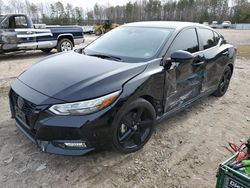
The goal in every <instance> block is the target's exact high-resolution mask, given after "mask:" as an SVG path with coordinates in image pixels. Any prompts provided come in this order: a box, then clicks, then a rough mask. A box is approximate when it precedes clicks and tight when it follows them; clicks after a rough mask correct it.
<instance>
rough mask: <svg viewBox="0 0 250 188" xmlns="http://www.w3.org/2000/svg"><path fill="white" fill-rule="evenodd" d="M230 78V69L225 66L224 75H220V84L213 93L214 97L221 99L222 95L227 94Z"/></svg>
mask: <svg viewBox="0 0 250 188" xmlns="http://www.w3.org/2000/svg"><path fill="white" fill-rule="evenodd" d="M231 77H232V71H231V68H230V67H229V66H227V67H226V69H225V70H224V73H223V75H222V78H221V80H220V84H219V86H218V88H217V90H216V91H215V92H214V93H213V95H214V96H216V97H222V96H223V95H225V93H226V92H227V89H228V86H229V83H230V79H231Z"/></svg>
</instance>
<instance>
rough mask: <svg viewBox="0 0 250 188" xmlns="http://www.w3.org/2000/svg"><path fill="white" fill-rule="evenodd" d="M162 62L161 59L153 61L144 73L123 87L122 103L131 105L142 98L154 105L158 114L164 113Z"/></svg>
mask: <svg viewBox="0 0 250 188" xmlns="http://www.w3.org/2000/svg"><path fill="white" fill-rule="evenodd" d="M160 62H161V58H158V59H155V60H152V61H151V62H149V63H148V66H147V68H146V70H145V71H144V72H143V73H141V74H140V75H138V76H136V77H135V78H133V79H131V80H129V81H128V82H127V83H126V84H125V85H124V86H123V93H122V95H121V100H122V103H126V104H129V103H130V102H132V101H134V100H136V99H137V98H140V97H142V98H145V99H146V100H149V102H151V103H152V105H153V106H154V107H155V109H156V112H157V114H159V113H161V112H162V104H163V103H162V100H163V90H164V84H165V83H164V82H165V79H164V78H165V71H164V68H163V67H162V66H160Z"/></svg>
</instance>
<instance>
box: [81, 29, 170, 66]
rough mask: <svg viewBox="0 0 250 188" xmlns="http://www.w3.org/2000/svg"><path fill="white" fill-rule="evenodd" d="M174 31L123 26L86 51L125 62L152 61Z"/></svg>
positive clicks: (86, 52)
mask: <svg viewBox="0 0 250 188" xmlns="http://www.w3.org/2000/svg"><path fill="white" fill-rule="evenodd" d="M172 32H173V29H168V28H148V27H129V26H122V27H119V28H116V29H114V30H112V31H110V32H108V33H107V34H105V35H103V36H102V37H100V38H99V39H97V40H96V41H94V42H93V43H91V44H90V45H89V46H87V47H86V48H85V49H84V52H85V54H86V55H98V54H99V55H106V56H108V55H109V56H112V57H116V58H119V59H121V60H123V61H128V62H138V61H146V60H149V59H152V58H153V57H154V56H155V55H156V54H157V52H158V51H159V49H160V48H161V47H162V46H163V44H164V42H166V40H167V39H168V38H169V37H170V35H171V33H172Z"/></svg>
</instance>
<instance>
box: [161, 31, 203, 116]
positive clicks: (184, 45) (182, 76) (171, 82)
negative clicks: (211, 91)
mask: <svg viewBox="0 0 250 188" xmlns="http://www.w3.org/2000/svg"><path fill="white" fill-rule="evenodd" d="M177 50H185V51H188V52H190V53H192V54H193V55H194V56H195V57H199V58H198V59H197V58H194V59H193V60H187V61H184V62H181V63H180V62H172V65H171V66H170V67H169V69H167V70H166V78H165V96H166V97H165V101H166V102H165V112H166V111H169V110H171V109H174V108H179V107H182V106H183V105H184V104H185V103H187V102H188V101H191V100H192V99H194V98H195V97H197V96H199V95H200V93H201V90H202V83H203V76H204V61H203V59H202V57H203V54H202V52H200V47H199V43H198V37H197V32H196V29H195V28H189V29H185V30H184V31H181V32H180V33H179V34H178V35H177V37H176V38H175V39H174V41H173V43H172V44H171V47H170V49H169V51H168V53H167V55H168V56H169V57H170V55H171V53H173V52H175V51H177ZM198 60H199V61H198Z"/></svg>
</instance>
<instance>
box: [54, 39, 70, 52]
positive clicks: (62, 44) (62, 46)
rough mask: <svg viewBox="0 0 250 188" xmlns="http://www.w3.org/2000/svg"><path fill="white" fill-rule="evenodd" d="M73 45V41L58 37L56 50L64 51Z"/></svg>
mask: <svg viewBox="0 0 250 188" xmlns="http://www.w3.org/2000/svg"><path fill="white" fill-rule="evenodd" d="M73 47H74V45H73V43H72V41H71V40H69V39H67V38H63V39H60V40H59V42H58V43H57V47H56V49H57V51H58V52H66V51H70V50H72V49H73Z"/></svg>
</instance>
